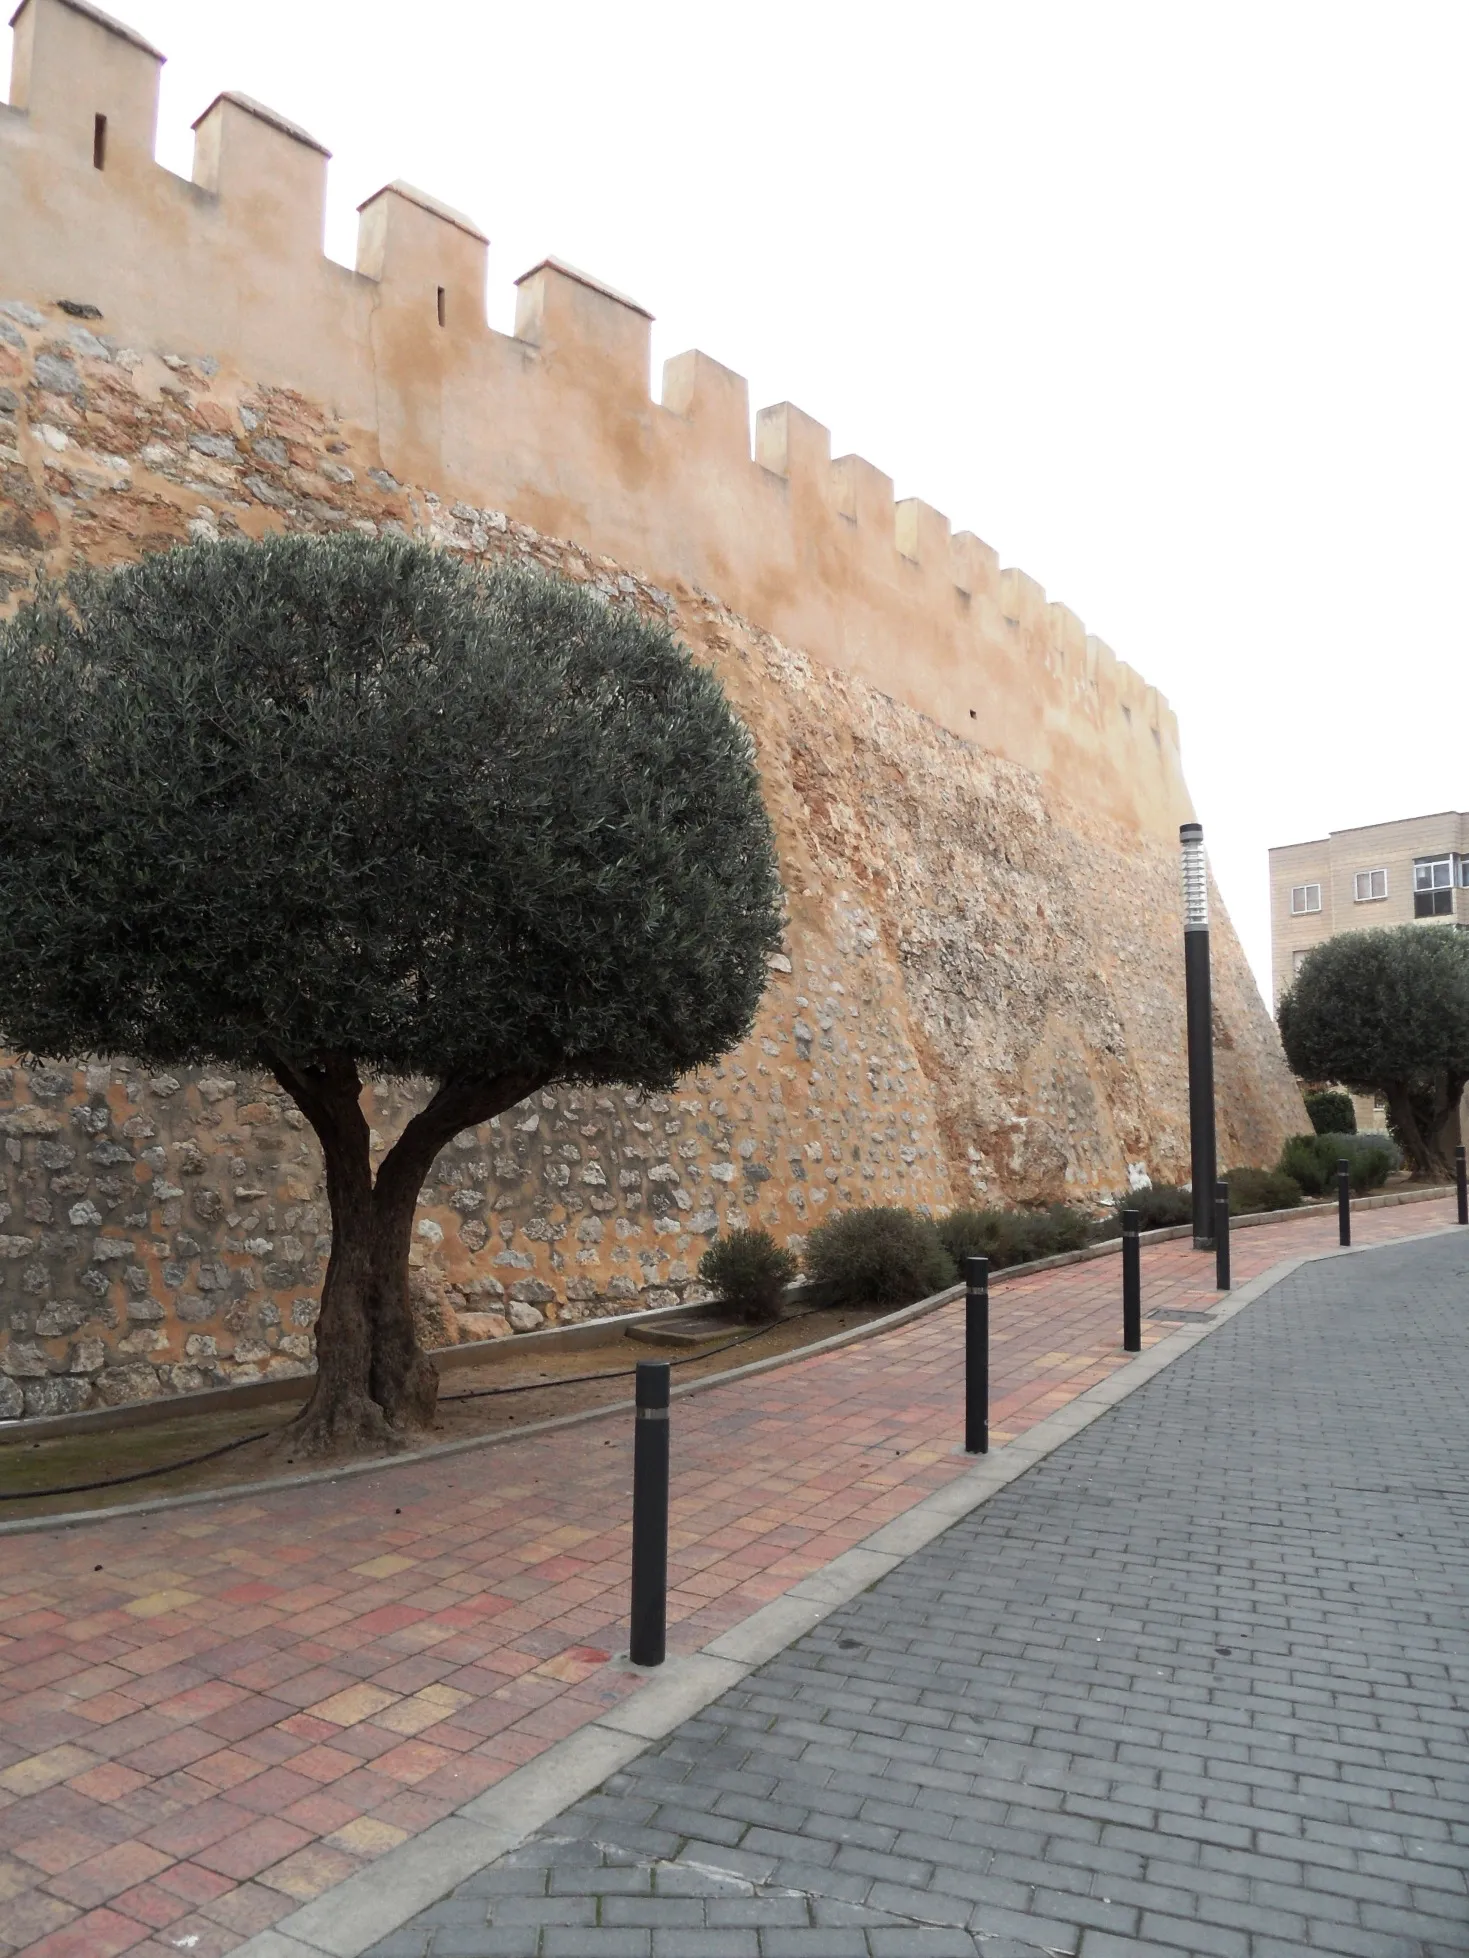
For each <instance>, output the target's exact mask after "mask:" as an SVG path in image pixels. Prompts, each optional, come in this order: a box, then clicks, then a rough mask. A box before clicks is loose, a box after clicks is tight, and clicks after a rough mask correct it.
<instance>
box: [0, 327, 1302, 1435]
mask: <svg viewBox="0 0 1469 1958" xmlns="http://www.w3.org/2000/svg"><path fill="white" fill-rule="evenodd" d="M347 524H350V525H354V526H356V527H357V528H359V529H362V530H367V531H373V530H376V529H379V528H390V527H397V528H402V529H405V530H411V531H415V532H418V533H421V534H423V535H425V536H428V537H430V538H432V539H433V540H435V541H436V542H438V543H439V544H441V545H442V546H443V547H444V548H448V549H454V550H458V551H462V552H464V553H465V554H467V555H469V556H471V557H476V558H492V557H496V556H500V555H504V554H513V555H515V556H517V557H520V558H524V559H527V560H529V561H531V562H533V563H536V564H538V565H541V566H542V567H544V568H545V569H546V570H548V571H551V572H554V573H556V574H557V575H560V576H564V577H569V578H573V579H576V580H578V581H579V582H583V583H586V584H589V585H590V586H592V587H593V588H594V589H596V590H598V591H600V592H601V593H602V594H603V595H604V597H605V599H606V601H607V602H608V603H609V604H630V605H635V606H638V607H640V608H642V609H644V610H645V611H647V612H648V613H649V614H651V615H654V616H659V617H663V618H665V619H667V620H668V621H669V622H670V623H671V624H672V625H673V626H674V627H675V628H676V629H677V630H678V631H679V632H680V634H681V635H682V636H683V637H684V638H685V639H686V641H687V643H688V644H689V645H690V646H691V647H692V648H693V649H694V651H695V653H696V654H697V656H698V657H700V658H701V659H704V660H707V661H708V662H710V663H711V664H712V665H713V666H714V667H715V669H716V670H717V671H718V673H719V674H720V676H721V679H722V680H723V682H724V684H725V686H726V688H727V689H728V691H729V693H730V696H731V698H732V700H733V702H734V704H735V706H736V707H737V709H738V711H739V712H740V713H741V714H742V716H743V717H744V718H745V719H746V721H747V723H748V724H749V726H750V727H751V729H752V731H753V733H754V735H755V739H756V742H757V746H758V749H759V755H760V763H761V770H762V776H763V780H764V785H765V792H766V795H767V799H768V801H769V804H770V807H771V810H772V814H773V816H774V820H775V823H776V828H777V832H778V836H779V842H780V850H781V859H782V872H783V877H784V881H785V885H786V890H787V893H788V901H789V908H790V925H789V929H788V933H787V941H786V951H785V953H784V954H783V955H782V956H781V957H779V958H777V959H776V960H775V961H774V963H773V966H772V971H771V984H770V989H769V991H768V993H767V996H766V999H765V1002H764V1006H763V1008H762V1011H761V1015H760V1020H759V1024H758V1025H757V1027H756V1029H755V1032H754V1034H753V1035H752V1037H751V1038H750V1040H748V1041H747V1042H746V1043H745V1045H744V1046H743V1047H742V1048H741V1049H740V1050H739V1051H738V1052H737V1053H735V1054H733V1055H731V1056H729V1057H728V1058H727V1059H726V1060H725V1061H724V1062H723V1063H721V1064H720V1065H719V1066H717V1067H714V1068H711V1069H709V1070H707V1071H706V1072H704V1073H701V1074H699V1075H698V1076H696V1077H695V1078H693V1079H692V1080H689V1081H687V1082H685V1083H683V1084H682V1085H681V1087H680V1089H679V1091H678V1092H677V1093H675V1094H672V1095H668V1096H652V1097H643V1096H640V1095H638V1094H635V1093H626V1092H622V1091H612V1092H601V1093H593V1092H565V1093H561V1094H543V1095H539V1096H537V1097H535V1098H534V1099H533V1100H532V1101H530V1102H527V1103H526V1104H524V1105H522V1106H521V1107H520V1108H518V1109H516V1110H514V1111H513V1112H512V1113H510V1114H508V1115H506V1116H504V1117H501V1118H500V1119H499V1120H497V1121H495V1122H493V1123H490V1124H489V1125H487V1126H486V1127H484V1128H482V1129H479V1130H475V1131H471V1132H467V1133H466V1134H464V1135H462V1136H460V1137H459V1138H457V1140H456V1142H455V1143H454V1144H453V1145H452V1146H451V1147H450V1148H449V1149H448V1150H446V1151H445V1152H444V1154H443V1156H442V1157H441V1158H440V1160H439V1163H438V1164H437V1166H436V1169H435V1172H434V1175H433V1177H432V1179H431V1181H430V1184H429V1186H428V1187H427V1188H426V1190H425V1193H424V1201H423V1204H422V1206H421V1212H420V1217H419V1222H418V1226H417V1243H416V1248H415V1250H414V1253H413V1261H414V1266H415V1285H416V1289H417V1292H418V1296H419V1303H420V1309H421V1313H422V1317H423V1325H424V1329H425V1331H426V1332H427V1333H428V1334H429V1335H430V1336H431V1337H434V1338H437V1339H438V1340H440V1341H445V1342H452V1341H453V1340H456V1339H466V1338H476V1337H491V1336H498V1335H501V1334H505V1333H508V1332H510V1331H511V1330H512V1328H514V1329H529V1328H531V1327H534V1326H537V1325H540V1324H542V1323H544V1322H545V1321H546V1320H547V1319H550V1320H563V1321H564V1320H572V1319H577V1318H581V1317H585V1316H587V1315H590V1314H597V1313H606V1312H613V1311H619V1310H627V1309H629V1308H630V1307H633V1306H636V1305H638V1304H643V1305H658V1304H664V1303H670V1302H672V1301H674V1300H676V1299H679V1298H684V1297H688V1296H690V1295H691V1292H693V1291H694V1290H695V1288H696V1278H695V1273H696V1267H697V1262H698V1258H699V1255H700V1253H701V1251H702V1250H703V1248H704V1247H705V1245H706V1244H707V1243H708V1242H709V1240H710V1238H711V1237H712V1236H713V1235H714V1233H715V1232H716V1231H718V1230H720V1229H723V1228H728V1227H731V1226H733V1225H735V1224H738V1223H743V1222H747V1221H758V1222H760V1223H763V1224H766V1225H767V1226H768V1227H769V1228H771V1229H772V1230H774V1231H775V1232H776V1233H777V1234H778V1235H779V1236H781V1237H783V1238H786V1239H789V1240H791V1241H794V1242H799V1240H800V1239H801V1237H802V1236H803V1234H804V1233H805V1231H806V1230H807V1229H808V1228H809V1227H810V1225H811V1224H812V1223H813V1222H815V1221H817V1220H818V1219H820V1218H821V1217H822V1216H824V1215H830V1214H831V1213H832V1212H833V1211H834V1210H836V1209H838V1208H845V1207H848V1206H850V1205H853V1204H859V1203H865V1202H874V1201H875V1202H899V1203H908V1204H917V1205H923V1206H927V1207H929V1208H932V1209H942V1208H946V1207H948V1206H950V1205H952V1204H954V1203H959V1202H968V1201H982V1202H1013V1203H1024V1202H1038V1201H1043V1200H1051V1199H1055V1198H1070V1199H1074V1200H1079V1201H1088V1200H1095V1199H1098V1198H1100V1197H1102V1196H1103V1195H1105V1194H1107V1193H1109V1192H1112V1191H1115V1190H1117V1189H1119V1188H1121V1187H1123V1186H1124V1185H1125V1182H1126V1179H1127V1174H1128V1170H1129V1166H1133V1165H1137V1166H1141V1167H1143V1168H1145V1169H1146V1170H1148V1171H1149V1172H1151V1173H1152V1174H1153V1175H1154V1176H1155V1177H1169V1178H1175V1177H1181V1176H1186V1175H1187V1109H1186V1092H1185V1083H1184V1075H1183V1013H1182V973H1181V963H1182V960H1181V946H1180V934H1179V904H1178V893H1177V863H1176V850H1175V848H1174V847H1173V846H1172V844H1171V842H1170V841H1169V840H1167V839H1164V838H1159V837H1150V836H1142V835H1139V834H1138V832H1137V831H1136V830H1135V829H1133V828H1131V827H1129V826H1127V825H1125V824H1120V823H1118V822H1116V821H1114V820H1112V819H1111V818H1109V817H1107V816H1106V815H1104V814H1099V813H1098V812H1096V811H1095V810H1091V809H1089V808H1087V807H1086V806H1084V805H1082V804H1080V803H1074V802H1068V801H1067V800H1066V799H1064V798H1063V797H1061V796H1060V795H1059V794H1058V793H1057V792H1056V791H1055V790H1054V789H1053V788H1051V787H1049V786H1047V785H1045V784H1043V783H1042V781H1041V780H1040V778H1039V777H1037V776H1036V775H1034V774H1033V773H1031V772H1030V771H1028V770H1026V769H1024V768H1022V767H1020V766H1018V765H1017V764H1016V763H1014V762H1011V761H1005V760H1002V759H1000V758H999V757H997V756H996V755H994V754H992V753H989V752H986V750H985V749H984V748H983V747H980V746H976V745H974V743H973V742H970V741H965V740H961V739H959V738H958V737H956V736H955V735H953V734H951V733H949V732H947V731H946V730H945V729H943V728H942V727H940V726H938V725H937V724H936V723H935V722H933V721H931V720H929V719H928V718H926V717H925V716H924V715H923V714H921V713H919V712H918V711H916V710H915V709H914V708H912V707H911V706H907V705H904V704H901V703H899V702H897V701H895V700H893V699H891V698H890V697H888V696H886V695H885V694H883V693H880V692H878V691H876V690H875V689H874V688H872V687H871V686H869V685H867V684H866V683H864V682H863V681H862V680H860V679H859V678H857V677H855V676H853V675H851V674H848V673H844V672H841V671H838V670H835V669H833V668H831V667H829V666H826V665H824V664H822V663H820V662H818V661H816V660H814V659H812V658H809V657H808V656H807V655H806V654H805V653H804V652H801V651H799V650H795V649H792V648H790V647H787V646H784V645H782V644H780V643H779V642H778V641H777V640H775V639H774V638H772V637H770V636H769V635H768V634H766V633H764V632H761V631H760V630H758V629H757V628H756V627H755V626H753V625H751V624H750V623H749V622H748V621H747V620H745V619H743V618H741V617H739V616H738V615H737V614H735V613H734V612H732V611H731V610H729V609H728V608H727V607H726V606H725V605H723V604H722V603H721V602H720V601H719V600H718V599H717V598H715V597H713V596H711V595H710V594H708V593H707V592H703V591H700V590H698V589H696V588H694V587H690V586H680V587H678V588H676V589H674V590H662V589H659V588H656V587H654V586H653V585H651V584H649V583H648V582H647V581H646V580H645V579H641V578H639V577H636V576H634V575H633V574H632V573H631V572H630V571H628V570H627V569H626V568H625V567H623V566H620V565H618V564H616V563H613V562H612V561H611V560H609V559H606V558H601V557H594V556H592V555H590V554H589V553H587V552H586V551H584V550H582V549H580V548H579V547H578V546H576V545H574V544H570V543H565V542H561V541H558V540H555V539H552V538H549V537H546V536H543V535H540V534H538V533H537V532H535V531H533V530H531V529H530V528H528V527H527V526H525V525H523V524H520V523H517V522H514V521H512V520H511V519H510V518H508V517H507V516H506V515H505V514H504V513H503V512H498V511H494V510H485V509H479V508H475V507H472V506H470V505H468V504H466V503H454V504H452V505H451V504H448V503H446V502H444V501H442V500H440V499H439V498H438V497H437V496H436V495H435V494H434V493H433V492H432V491H431V490H429V489H426V488H416V487H413V486H409V485H403V484H400V483H399V482H397V481H395V480H394V479H393V478H392V477H391V476H390V475H388V474H387V473H386V472H385V471H384V470H383V469H382V468H381V466H380V463H379V461H378V460H377V452H376V450H375V448H374V446H373V444H372V442H371V440H370V438H368V437H366V436H365V435H364V434H363V432H362V431H360V430H356V429H354V428H352V427H351V426H350V425H349V424H347V423H346V422H344V421H343V420H341V419H339V418H337V417H335V416H333V415H332V414H330V413H329V412H328V411H327V410H325V409H323V408H321V407H319V406H316V405H314V404H312V403H310V402H308V401H307V400H305V399H304V398H302V397H301V396H299V395H296V394H294V393H291V392H289V391H287V390H283V389H278V388H265V387H259V386H252V385H250V384H248V383H246V382H244V381H242V380H241V379H240V378H239V377H238V376H236V375H234V374H232V373H231V372H230V371H229V370H228V369H227V368H224V367H221V366H220V365H219V364H217V363H216V362H214V361H213V360H200V359H195V360H188V359H185V358H184V357H183V356H180V355H177V354H174V353H172V352H169V351H167V350H163V351H158V350H153V349H150V350H145V351H137V350H130V349H128V348H125V347H122V346H119V345H118V344H117V343H116V342H115V341H113V340H111V339H110V338H108V337H107V336H105V335H104V334H103V333H102V332H101V331H100V327H99V326H98V324H97V323H95V322H94V323H92V324H86V323H82V322H79V321H77V320H76V319H74V318H72V317H69V316H68V315H67V314H66V313H65V312H63V311H61V310H59V309H58V308H56V307H55V306H52V305H45V306H40V305H31V304H29V303H24V302H7V303H5V304H0V599H4V600H5V602H7V603H8V604H11V605H13V604H14V603H16V602H17V601H18V599H19V597H20V596H21V595H22V594H23V593H24V591H25V590H26V589H27V587H28V586H29V584H30V582H31V580H32V578H33V577H34V575H35V574H36V573H37V571H39V570H41V569H45V570H48V571H50V572H52V573H60V572H64V571H65V570H66V569H68V568H70V567H73V566H75V565H78V564H81V563H83V562H88V563H94V564H110V563H116V562H120V561H123V560H126V559H130V558H132V557H134V556H136V555H137V554H139V553H140V552H143V551H147V550H153V549H158V548H163V547H166V546H168V545H170V544H174V543H178V542H182V541H184V540H186V539H187V538H189V537H190V536H196V537H197V536H206V537H207V536H215V535H220V534H249V535H257V536H258V535H260V534H262V533H263V532H264V531H265V530H267V529H269V528H273V527H285V528H290V529H327V528H331V527H334V526H340V525H347ZM7 595H8V596H7ZM985 732H986V729H985V725H984V722H983V720H981V721H980V723H979V725H978V730H977V738H978V739H979V740H981V741H982V740H983V739H984V737H985ZM1214 943H1215V948H1216V976H1215V991H1216V1037H1217V1041H1218V1046H1219V1101H1220V1125H1221V1145H1220V1151H1221V1160H1222V1161H1223V1162H1224V1163H1226V1164H1230V1163H1233V1162H1236V1161H1240V1162H1266V1161H1271V1160H1273V1159H1274V1155H1275V1153H1276V1151H1277V1150H1278V1149H1279V1146H1280V1143H1281V1141H1282V1139H1283V1137H1284V1136H1285V1135H1286V1134H1287V1133H1289V1132H1291V1131H1292V1130H1294V1129H1298V1128H1300V1127H1302V1126H1304V1116H1303V1112H1302V1110H1301V1106H1300V1102H1299V1098H1298V1096H1297V1094H1296V1091H1295V1088H1294V1086H1293V1084H1292V1082H1291V1080H1290V1077H1289V1075H1288V1073H1287V1071H1286V1069H1285V1066H1284V1062H1283V1060H1282V1058H1281V1056H1280V1052H1279V1047H1278V1044H1277V1042H1276V1040H1275V1035H1274V1030H1273V1028H1272V1026H1271V1023H1270V1021H1269V1019H1268V1018H1267V1016H1266V1014H1265V1011H1264V1008H1263V1006H1262V1005H1261V1002H1260V999H1259V995H1258V993H1257V991H1256V989H1255V987H1254V984H1253V981H1252V980H1251V978H1250V975H1249V972H1248V970H1247V968H1246V966H1245V963H1244V960H1243V958H1242V955H1241V953H1240V951H1239V947H1238V945H1237V943H1236V941H1235V939H1234V935H1233V933H1232V931H1231V930H1230V928H1229V925H1228V921H1227V919H1225V918H1224V916H1223V913H1222V911H1219V912H1216V929H1215V933H1214ZM414 1102H415V1090H414V1087H413V1084H383V1085H380V1086H378V1087H376V1088H375V1089H374V1090H373V1122H374V1127H375V1130H376V1131H377V1132H379V1133H380V1134H381V1135H383V1136H385V1137H391V1136H392V1135H394V1134H395V1133H396V1132H397V1129H398V1127H399V1126H400V1125H401V1123H402V1121H403V1119H404V1117H405V1114H406V1112H407V1111H408V1109H409V1108H410V1107H411V1106H412V1105H414ZM0 1141H3V1177H0V1417H10V1418H13V1417H14V1416H16V1415H18V1414H20V1413H22V1412H25V1413H30V1414H41V1413H49V1412H57V1411H62V1410H68V1409H72V1408H77V1407H84V1406H88V1405H92V1404H95V1403H97V1402H103V1403H107V1402H118V1401H123V1400H131V1399H136V1398H140V1397H150V1396H156V1395H159V1394H168V1393H178V1392H184V1391H189V1390H192V1389H195V1388H199V1387H204V1386H208V1385H211V1384H216V1383H221V1382H226V1381H230V1380H236V1379H241V1378H254V1377H257V1376H260V1375H268V1374H272V1373H281V1372H296V1371H300V1370H302V1369H304V1368H306V1367H309V1365H310V1364H311V1359H312V1331H311V1329H312V1324H313V1321H314V1318H315V1312H316V1293H317V1288H318V1286H319V1283H320V1279H321V1275H322V1272H323V1270H324V1268H325V1260H326V1255H327V1251H328V1248H329V1231H328V1216H327V1211H326V1204H325V1198H324V1192H323V1187H322V1178H321V1170H320V1159H319V1154H318V1151H317V1148H316V1144H315V1139H314V1137H313V1136H312V1134H311V1131H310V1129H309V1128H308V1127H307V1126H306V1124H305V1122H304V1120H303V1118H302V1117H301V1115H300V1114H299V1112H298V1111H297V1110H296V1109H295V1108H294V1107H293V1106H292V1105H291V1103H290V1102H289V1100H288V1099H287V1098H285V1097H284V1096H282V1095H281V1093H280V1092H279V1090H278V1089H276V1088H275V1086H274V1084H273V1083H269V1082H266V1083H262V1082H261V1081H259V1080H246V1079H236V1078H233V1077H229V1076H225V1075H221V1074H216V1073H209V1072H203V1073H199V1074H193V1073H189V1074H181V1075H179V1076H177V1077H175V1076H172V1075H158V1074H151V1073H148V1072H146V1071H144V1070H141V1069H138V1068H135V1067H131V1066H129V1065H127V1064H126V1063H116V1064H101V1063H99V1064H94V1065H88V1066H83V1067H81V1068H79V1069H77V1070H75V1071H74V1070H72V1069H71V1068H66V1067H59V1066H57V1065H55V1064H53V1063H51V1062H46V1063H43V1064H39V1065H24V1064H22V1063H20V1062H19V1061H15V1060H9V1061H6V1060H4V1057H0Z"/></svg>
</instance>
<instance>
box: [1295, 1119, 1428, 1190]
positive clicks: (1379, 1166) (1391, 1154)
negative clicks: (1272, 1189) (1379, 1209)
mask: <svg viewBox="0 0 1469 1958" xmlns="http://www.w3.org/2000/svg"><path fill="white" fill-rule="evenodd" d="M1342 1157H1345V1158H1346V1160H1347V1162H1348V1163H1349V1164H1350V1165H1351V1179H1352V1188H1353V1189H1354V1190H1355V1191H1357V1192H1358V1194H1359V1195H1360V1194H1361V1193H1362V1192H1363V1191H1366V1190H1380V1189H1381V1188H1382V1186H1383V1184H1384V1183H1385V1182H1386V1181H1387V1179H1388V1177H1389V1176H1391V1175H1392V1173H1393V1171H1394V1170H1395V1169H1400V1168H1401V1167H1402V1162H1403V1152H1402V1150H1401V1149H1399V1147H1398V1145H1397V1144H1396V1143H1395V1142H1394V1141H1393V1139H1392V1137H1391V1136H1387V1135H1378V1134H1376V1133H1370V1134H1366V1135H1357V1134H1347V1135H1331V1134H1327V1135H1293V1136H1292V1137H1291V1138H1290V1140H1289V1142H1287V1143H1286V1145H1285V1147H1284V1149H1282V1150H1281V1152H1280V1168H1281V1169H1282V1170H1284V1171H1285V1173H1286V1175H1287V1176H1293V1177H1294V1178H1295V1180H1296V1182H1298V1183H1299V1184H1300V1186H1301V1188H1302V1189H1303V1190H1304V1191H1305V1192H1306V1194H1307V1195H1308V1196H1325V1195H1329V1194H1330V1192H1331V1191H1332V1190H1334V1189H1335V1188H1336V1166H1337V1163H1338V1162H1339V1161H1340V1160H1341V1159H1342Z"/></svg>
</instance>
